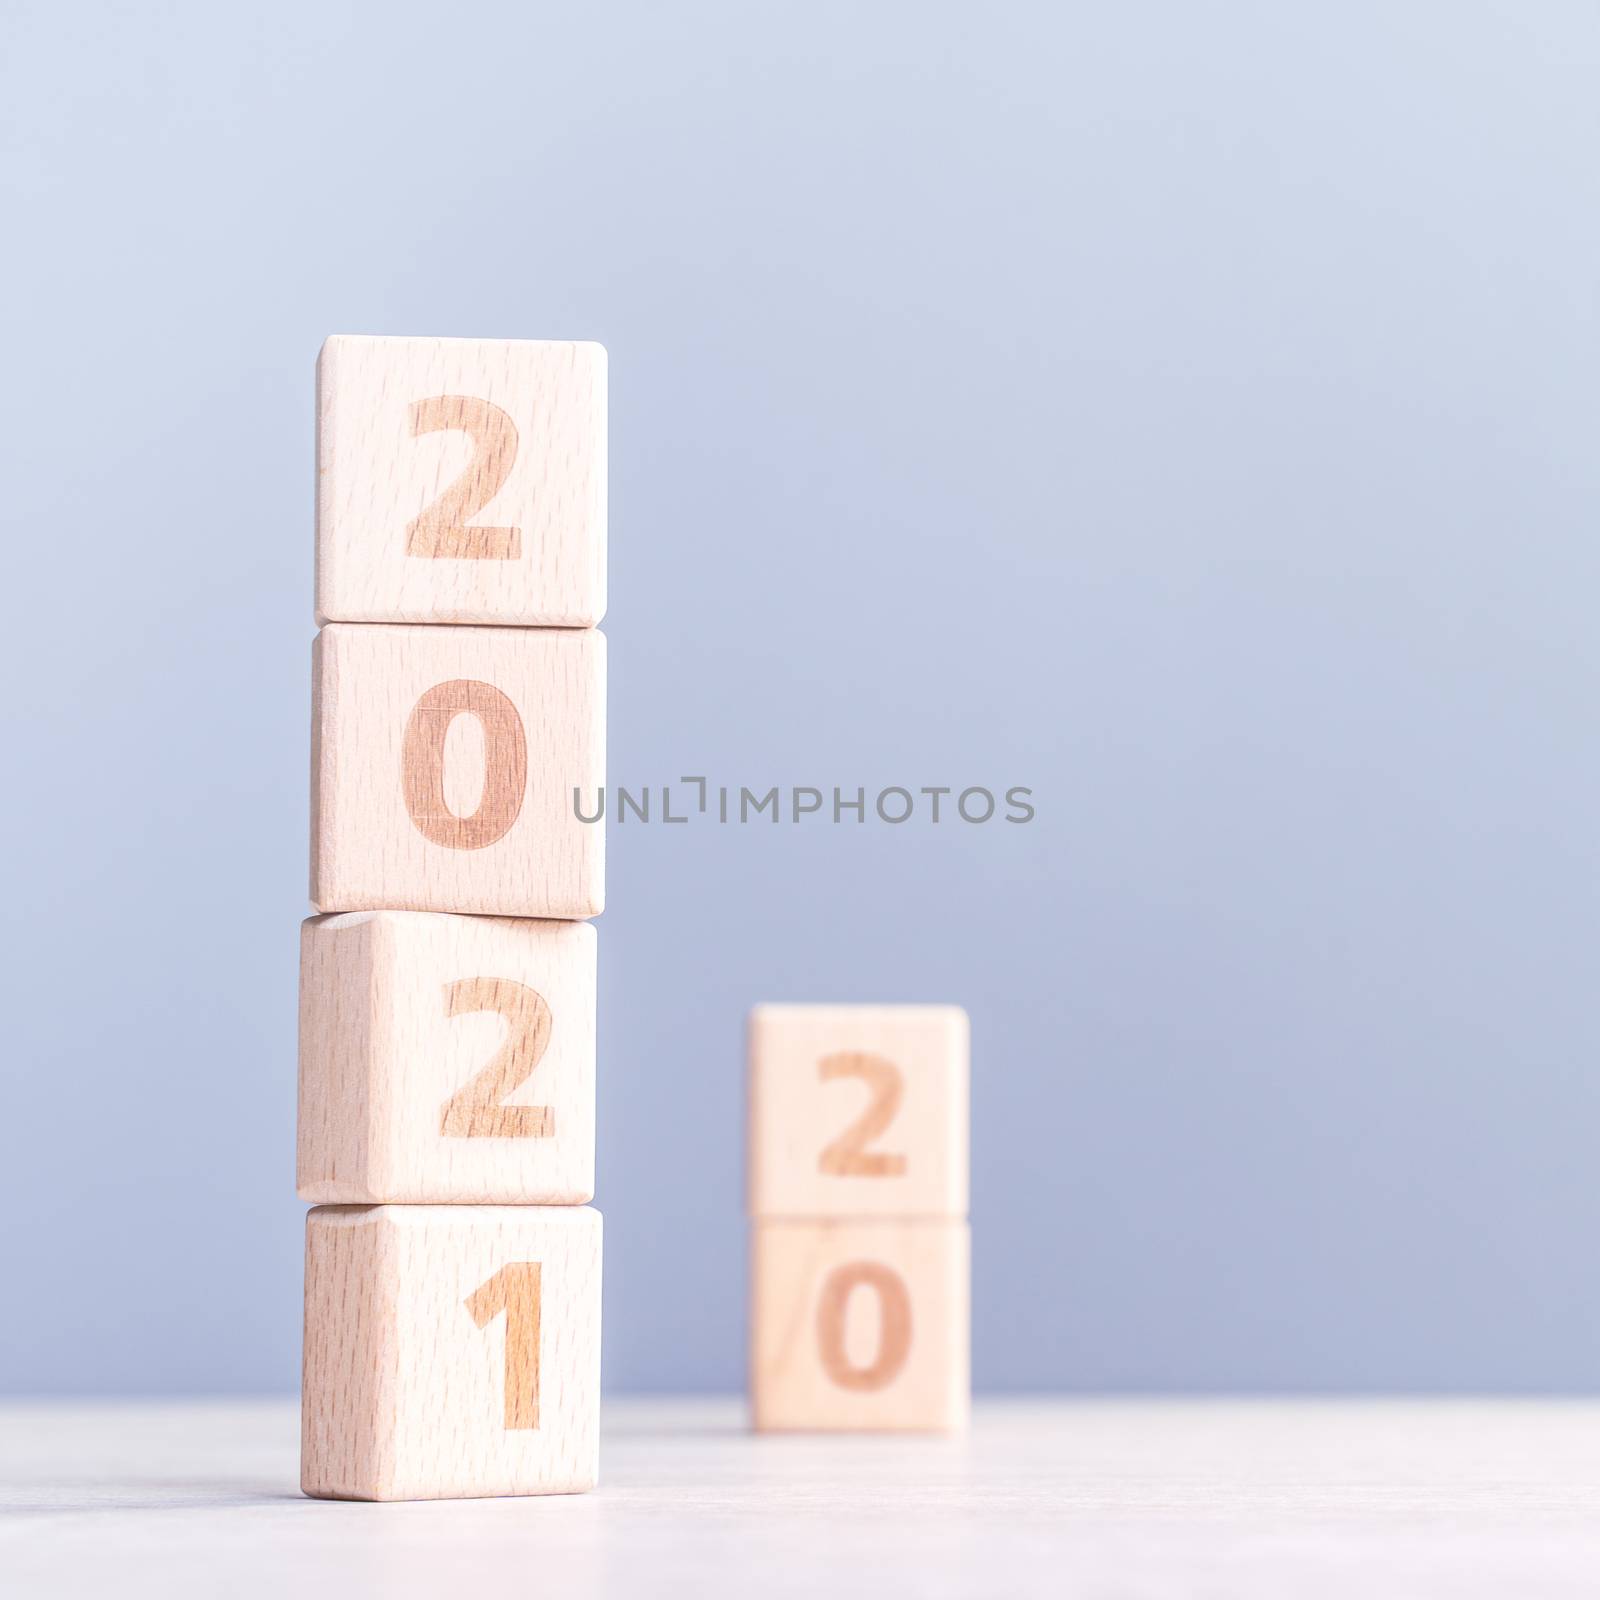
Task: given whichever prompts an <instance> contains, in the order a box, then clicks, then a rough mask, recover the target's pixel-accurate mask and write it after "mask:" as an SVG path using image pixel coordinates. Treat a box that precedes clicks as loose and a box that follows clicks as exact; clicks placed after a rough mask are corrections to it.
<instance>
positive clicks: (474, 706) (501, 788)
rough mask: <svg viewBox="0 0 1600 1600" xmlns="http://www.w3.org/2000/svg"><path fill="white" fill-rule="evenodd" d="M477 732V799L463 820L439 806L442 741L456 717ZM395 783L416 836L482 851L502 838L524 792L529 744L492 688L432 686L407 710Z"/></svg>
mask: <svg viewBox="0 0 1600 1600" xmlns="http://www.w3.org/2000/svg"><path fill="white" fill-rule="evenodd" d="M461 716H469V717H476V718H477V719H478V721H479V723H480V724H481V725H482V727H483V742H484V763H483V765H484V774H483V798H482V799H481V800H479V802H478V809H477V810H476V811H474V812H473V813H472V815H471V816H470V817H458V816H457V815H456V814H455V812H453V811H452V810H451V809H450V807H449V806H448V805H447V804H446V803H445V797H444V741H445V735H446V734H448V733H449V731H450V724H451V723H452V722H454V721H455V719H456V718H457V717H461ZM400 785H401V788H402V789H403V790H404V791H405V797H406V810H407V811H409V812H410V813H411V820H412V821H413V822H414V823H416V825H417V828H418V831H419V832H420V833H421V834H422V836H423V837H424V838H426V839H430V840H432V842H433V843H434V844H442V845H446V846H448V847H449V848H450V849H452V850H482V849H483V848H484V847H485V846H486V845H491V844H493V843H494V842H495V841H496V840H497V839H503V838H504V837H505V836H506V834H507V833H508V832H509V831H510V828H511V824H512V823H513V822H515V821H516V820H517V813H518V812H519V811H521V810H522V797H523V794H524V793H525V792H526V791H527V787H528V738H527V735H526V734H525V733H524V732H523V731H522V718H521V717H520V716H518V715H517V708H516V707H515V706H514V705H512V703H511V702H510V700H508V699H507V698H506V697H505V695H503V694H502V693H501V692H500V691H499V690H498V689H497V688H495V686H494V685H493V684H492V683H479V682H478V681H477V680H475V679H472V678H454V679H452V680H451V681H450V682H449V683H436V684H435V685H434V686H433V687H432V688H431V689H430V690H429V691H428V692H427V693H426V694H425V695H423V697H422V698H421V699H420V700H419V701H417V703H416V705H415V706H413V707H412V708H411V716H410V719H409V720H408V721H407V723H406V731H405V739H404V741H403V742H402V744H401V747H400Z"/></svg>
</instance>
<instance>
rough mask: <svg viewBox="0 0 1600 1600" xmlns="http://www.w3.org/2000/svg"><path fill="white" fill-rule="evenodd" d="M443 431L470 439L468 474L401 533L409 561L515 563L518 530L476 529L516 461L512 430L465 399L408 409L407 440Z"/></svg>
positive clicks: (486, 406) (485, 405) (439, 398)
mask: <svg viewBox="0 0 1600 1600" xmlns="http://www.w3.org/2000/svg"><path fill="white" fill-rule="evenodd" d="M446 429H450V430H454V431H456V432H459V433H465V434H468V435H470V437H471V439H472V443H473V454H472V460H471V461H469V462H468V463H467V470H466V471H465V472H463V473H462V474H461V476H460V477H459V478H457V479H456V481H455V482H454V483H452V484H451V485H450V487H449V488H448V489H446V490H445V492H444V493H443V494H442V495H440V496H439V498H438V499H437V500H435V501H434V502H433V504H432V505H431V506H429V507H427V509H426V510H424V511H423V513H422V515H421V516H419V517H418V518H417V519H416V521H414V522H412V523H411V524H410V525H409V526H408V527H407V528H406V554H407V555H408V556H434V557H439V558H443V559H446V560H454V561H515V560H516V559H517V557H518V556H519V555H521V554H522V530H521V529H520V528H478V527H473V526H472V525H471V519H472V518H473V517H475V516H476V515H477V514H478V513H479V512H480V511H482V510H483V508H484V507H485V506H486V505H488V503H489V502H490V501H491V500H493V499H494V497H495V496H496V495H497V494H499V492H500V489H501V486H502V485H503V484H504V483H505V481H506V478H507V476H508V475H509V474H510V472H511V464H512V462H514V461H515V460H516V459H517V425H516V424H515V423H514V422H513V421H512V420H511V418H510V417H508V416H507V415H506V414H505V412H503V411H502V410H501V409H500V407H499V406H496V405H490V403H489V402H488V401H487V400H476V399H474V398H473V397H472V396H471V395H466V394H437V395H434V396H433V397H432V398H431V399H427V400H419V401H417V403H416V404H415V405H414V406H412V408H411V434H412V437H413V438H420V437H421V436H422V435H423V434H425V433H440V432H443V431H444V430H446Z"/></svg>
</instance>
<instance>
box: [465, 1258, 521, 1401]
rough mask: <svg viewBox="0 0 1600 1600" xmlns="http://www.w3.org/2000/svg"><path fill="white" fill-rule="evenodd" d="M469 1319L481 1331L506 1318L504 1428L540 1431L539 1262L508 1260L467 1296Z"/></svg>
mask: <svg viewBox="0 0 1600 1600" xmlns="http://www.w3.org/2000/svg"><path fill="white" fill-rule="evenodd" d="M466 1307H467V1310H468V1312H469V1313H470V1314H471V1317H472V1320H473V1321H474V1322H475V1323H477V1325H478V1326H479V1327H480V1328H486V1327H488V1326H489V1324H490V1323H491V1322H493V1321H494V1319H495V1318H496V1317H498V1316H499V1315H500V1313H501V1312H502V1311H503V1312H505V1314H506V1423H505V1425H506V1427H507V1428H537V1427H538V1426H539V1263H538V1262H537V1261H510V1262H507V1263H506V1265H505V1266H503V1267H501V1269H500V1270H499V1271H498V1272H497V1273H495V1275H494V1276H493V1277H492V1278H491V1279H490V1280H489V1281H488V1282H487V1283H485V1284H483V1285H482V1286H481V1287H479V1288H477V1289H474V1290H473V1292H472V1293H471V1294H469V1295H468V1296H467V1299H466Z"/></svg>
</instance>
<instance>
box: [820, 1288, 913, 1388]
mask: <svg viewBox="0 0 1600 1600" xmlns="http://www.w3.org/2000/svg"><path fill="white" fill-rule="evenodd" d="M856 1289H872V1290H874V1291H875V1292H876V1293H877V1296H878V1351H877V1354H876V1355H875V1356H873V1358H872V1360H871V1362H869V1363H868V1365H866V1366H864V1367H857V1366H853V1365H852V1364H851V1362H850V1358H849V1356H848V1355H846V1353H845V1348H844V1314H845V1308H846V1307H847V1306H848V1305H849V1303H850V1295H851V1293H852V1292H853V1291H854V1290H856ZM817 1349H818V1351H819V1353H820V1354H821V1356H822V1370H823V1371H824V1372H826V1373H827V1375H828V1376H829V1377H830V1378H831V1379H832V1380H833V1381H834V1382H835V1383H836V1384H838V1385H839V1387H840V1388H841V1389H855V1390H857V1391H862V1392H869V1391H871V1390H874V1389H882V1388H886V1387H887V1386H888V1385H889V1384H891V1383H893V1382H894V1380H895V1378H896V1377H898V1376H899V1373H900V1369H901V1368H902V1367H903V1366H904V1365H905V1364H906V1356H907V1355H908V1354H909V1353H910V1350H911V1296H910V1295H909V1294H908V1293H907V1292H906V1286H905V1280H904V1279H903V1278H901V1277H900V1275H899V1274H898V1273H896V1272H893V1271H891V1270H890V1269H889V1268H888V1267H886V1266H883V1265H882V1264H881V1263H879V1262H876V1261H851V1262H848V1263H846V1264H845V1265H844V1266H842V1267H835V1268H834V1269H833V1271H832V1272H830V1273H829V1274H828V1277H827V1280H826V1281H825V1282H824V1283H823V1285H822V1298H821V1299H820V1300H819V1301H818V1303H817Z"/></svg>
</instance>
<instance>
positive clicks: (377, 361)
mask: <svg viewBox="0 0 1600 1600" xmlns="http://www.w3.org/2000/svg"><path fill="white" fill-rule="evenodd" d="M605 584H606V353H605V350H604V349H603V348H602V347H601V346H600V345H597V344H588V343H572V342H567V341H562V340H544V339H371V338H359V337H354V336H351V335H344V334H339V335H335V336H334V337H333V338H331V339H329V340H328V342H327V343H326V344H325V345H324V346H323V347H322V355H321V357H320V359H319V360H318V362H317V619H318V621H319V622H324V621H333V622H441V623H451V622H468V623H500V624H503V625H506V626H513V627H576V628H588V627H593V626H594V625H595V624H596V623H597V622H599V620H600V618H601V617H602V615H604V613H605V605H606V594H605Z"/></svg>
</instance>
